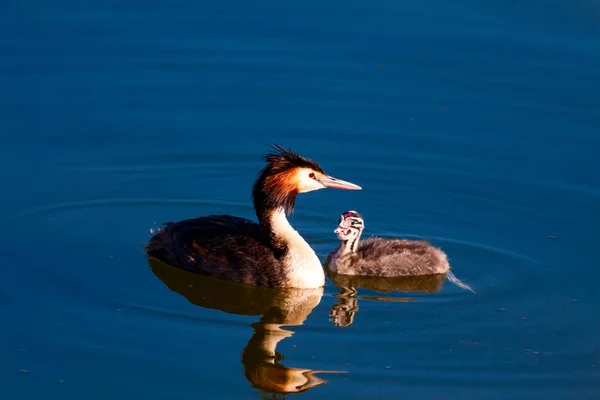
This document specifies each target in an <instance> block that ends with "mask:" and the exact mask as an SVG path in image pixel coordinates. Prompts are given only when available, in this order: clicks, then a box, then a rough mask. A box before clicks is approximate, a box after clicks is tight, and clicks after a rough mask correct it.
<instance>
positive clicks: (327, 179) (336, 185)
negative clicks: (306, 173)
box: [317, 175, 362, 190]
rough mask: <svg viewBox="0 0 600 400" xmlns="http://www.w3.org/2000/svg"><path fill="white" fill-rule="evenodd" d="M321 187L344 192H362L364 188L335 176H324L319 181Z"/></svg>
mask: <svg viewBox="0 0 600 400" xmlns="http://www.w3.org/2000/svg"><path fill="white" fill-rule="evenodd" d="M317 180H318V181H319V183H321V185H323V186H325V187H326V188H332V189H342V190H362V188H361V187H360V186H358V185H355V184H354V183H350V182H346V181H343V180H341V179H337V178H334V177H333V176H329V175H324V176H322V177H320V178H318V179H317Z"/></svg>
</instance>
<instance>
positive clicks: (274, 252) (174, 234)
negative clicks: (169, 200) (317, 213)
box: [146, 145, 361, 288]
mask: <svg viewBox="0 0 600 400" xmlns="http://www.w3.org/2000/svg"><path fill="white" fill-rule="evenodd" d="M273 147H274V148H275V150H276V152H274V153H269V154H266V155H265V157H264V159H265V161H266V165H265V167H264V168H263V169H262V171H260V173H259V175H258V177H257V179H256V182H255V183H254V186H253V188H252V199H253V202H254V209H255V211H256V216H257V217H258V221H259V223H256V222H253V221H250V220H248V219H245V218H241V217H234V216H231V215H209V216H205V217H199V218H193V219H187V220H183V221H180V222H176V223H172V222H168V223H166V224H165V225H164V226H163V228H161V230H159V231H158V232H157V233H156V234H155V235H154V236H153V237H152V238H151V239H150V241H149V243H148V245H147V246H146V252H147V254H148V255H149V256H152V257H155V258H157V259H159V260H162V261H163V262H165V263H167V264H169V265H172V266H176V267H179V268H182V269H185V270H188V271H191V272H196V273H199V274H202V275H208V276H213V277H215V278H219V279H227V280H232V281H237V282H241V283H245V284H251V285H256V286H270V287H294V288H318V287H322V286H324V285H325V274H324V272H323V266H322V264H321V262H320V260H319V258H318V257H317V255H316V254H315V252H314V251H313V249H312V248H311V247H310V245H309V244H308V243H307V242H306V241H305V240H304V239H303V238H302V236H300V234H299V233H298V232H297V231H296V230H294V228H292V226H291V225H290V223H289V222H288V220H287V215H289V214H290V213H291V212H292V211H293V209H294V204H295V201H296V196H297V195H298V193H306V192H310V191H313V190H319V189H324V188H335V189H345V190H360V189H361V187H360V186H357V185H355V184H353V183H350V182H345V181H342V180H340V179H336V178H333V177H331V176H329V175H327V174H325V172H324V171H323V170H322V169H321V167H320V166H319V165H318V164H317V163H316V162H314V161H312V160H310V159H308V158H304V157H302V156H300V155H298V154H297V153H295V152H294V151H292V150H285V149H283V148H281V147H280V146H277V145H274V146H273Z"/></svg>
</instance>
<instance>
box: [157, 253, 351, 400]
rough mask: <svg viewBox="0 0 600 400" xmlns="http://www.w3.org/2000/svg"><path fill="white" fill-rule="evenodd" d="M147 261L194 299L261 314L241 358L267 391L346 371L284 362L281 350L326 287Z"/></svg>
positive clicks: (301, 387)
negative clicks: (261, 282)
mask: <svg viewBox="0 0 600 400" xmlns="http://www.w3.org/2000/svg"><path fill="white" fill-rule="evenodd" d="M148 264H149V265H150V269H151V270H152V272H153V273H154V275H156V277H157V278H158V279H160V280H161V281H162V282H163V283H164V284H165V285H166V286H167V287H168V288H169V289H171V290H172V291H174V292H176V293H179V294H180V295H182V296H183V297H185V298H186V299H187V300H188V301H189V302H190V303H191V304H193V305H196V306H198V307H203V308H209V309H214V310H219V311H222V312H226V313H228V314H235V315H256V316H260V318H259V319H258V321H256V322H254V323H252V324H251V327H252V329H253V330H254V334H253V335H252V337H250V340H248V344H247V345H246V347H245V348H244V349H243V351H242V354H241V362H242V365H243V368H244V376H245V377H246V379H247V380H248V382H249V383H250V384H251V385H252V386H253V387H254V388H256V389H259V390H261V391H262V392H263V393H264V394H265V395H269V396H276V397H278V398H281V395H283V396H285V395H286V394H290V393H301V392H305V391H307V390H309V389H311V388H314V387H316V386H321V385H325V384H326V383H327V381H326V380H324V379H321V378H319V377H317V376H316V374H317V373H345V372H346V371H330V370H312V369H308V368H296V367H287V366H284V365H283V364H282V360H283V355H282V354H281V353H279V352H278V351H277V350H276V348H277V345H278V344H279V342H280V341H282V340H284V339H285V338H288V337H291V336H292V335H293V334H294V332H293V331H291V330H288V329H283V328H282V327H286V326H288V327H289V326H295V325H296V326H298V325H302V324H303V323H304V321H305V320H306V318H307V317H308V315H309V314H310V313H311V312H312V310H313V309H314V308H315V307H316V306H317V305H318V304H319V303H320V301H321V298H322V296H323V288H319V289H309V290H302V289H270V288H263V287H253V286H248V285H242V284H239V283H237V282H229V281H223V280H218V279H214V278H211V277H205V276H201V275H197V274H193V273H190V272H187V271H183V270H180V269H177V268H174V267H171V266H169V265H167V264H165V263H163V262H162V261H159V260H158V259H156V258H153V257H149V258H148Z"/></svg>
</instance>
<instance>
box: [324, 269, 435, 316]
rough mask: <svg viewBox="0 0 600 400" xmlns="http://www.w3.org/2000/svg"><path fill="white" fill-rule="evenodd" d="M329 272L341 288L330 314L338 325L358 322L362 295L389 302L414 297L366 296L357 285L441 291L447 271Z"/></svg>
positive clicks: (384, 289)
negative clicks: (414, 273) (400, 273)
mask: <svg viewBox="0 0 600 400" xmlns="http://www.w3.org/2000/svg"><path fill="white" fill-rule="evenodd" d="M327 276H328V277H329V279H331V281H332V282H333V283H334V284H335V285H336V286H337V287H338V288H339V289H340V292H339V293H338V294H337V295H336V297H337V298H338V300H337V302H336V303H335V304H334V305H333V307H332V309H331V311H330V312H329V316H330V317H332V319H331V322H332V323H333V325H334V326H338V327H347V326H350V325H352V324H353V323H354V318H355V317H356V313H357V312H358V309H359V306H358V302H359V299H362V300H371V301H386V302H410V301H415V300H416V299H415V298H414V297H390V296H365V295H358V290H357V289H367V290H371V291H374V292H379V293H390V292H412V293H427V294H433V293H438V292H439V291H441V290H442V287H443V286H444V282H445V281H446V274H437V275H423V276H402V277H379V276H356V275H341V274H336V273H334V272H331V271H327Z"/></svg>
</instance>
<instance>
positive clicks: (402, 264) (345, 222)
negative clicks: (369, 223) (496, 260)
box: [325, 211, 450, 277]
mask: <svg viewBox="0 0 600 400" xmlns="http://www.w3.org/2000/svg"><path fill="white" fill-rule="evenodd" d="M364 227H365V222H364V219H363V217H362V216H361V215H360V214H359V213H357V212H356V211H347V212H345V213H344V214H342V215H341V217H340V219H339V223H338V227H337V228H336V230H335V231H334V232H335V233H336V234H337V236H338V238H339V239H340V240H341V241H342V242H341V244H340V246H338V248H336V249H335V250H334V251H332V252H331V253H330V254H329V255H328V256H327V259H326V261H325V265H326V267H327V268H328V269H329V270H330V271H332V272H335V273H338V274H342V275H363V276H382V277H393V276H415V275H435V274H445V273H447V272H448V271H449V270H450V264H449V263H448V257H447V256H446V254H445V253H444V252H443V251H442V250H440V249H438V248H437V247H434V246H433V245H431V244H430V243H429V242H427V241H425V240H407V239H384V238H378V237H370V238H368V239H365V240H362V241H359V239H360V235H361V234H362V231H363V229H364Z"/></svg>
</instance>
